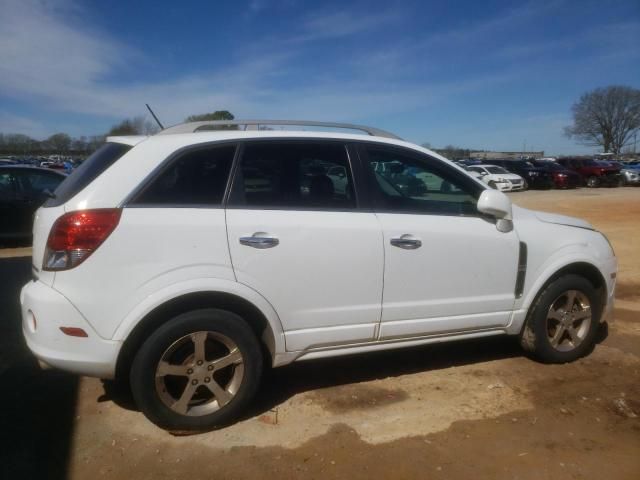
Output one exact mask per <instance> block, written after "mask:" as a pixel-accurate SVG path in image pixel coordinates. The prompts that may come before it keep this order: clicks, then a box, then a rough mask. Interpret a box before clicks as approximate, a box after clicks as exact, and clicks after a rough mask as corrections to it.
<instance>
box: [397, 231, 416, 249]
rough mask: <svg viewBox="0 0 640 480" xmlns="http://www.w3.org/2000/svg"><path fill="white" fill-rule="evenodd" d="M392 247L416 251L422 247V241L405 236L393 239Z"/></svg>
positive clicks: (411, 236)
mask: <svg viewBox="0 0 640 480" xmlns="http://www.w3.org/2000/svg"><path fill="white" fill-rule="evenodd" d="M391 245H393V246H394V247H398V248H404V249H405V250H415V249H416V248H420V247H421V246H422V240H420V239H419V238H416V237H414V236H413V235H409V234H404V235H400V236H399V237H396V238H392V239H391Z"/></svg>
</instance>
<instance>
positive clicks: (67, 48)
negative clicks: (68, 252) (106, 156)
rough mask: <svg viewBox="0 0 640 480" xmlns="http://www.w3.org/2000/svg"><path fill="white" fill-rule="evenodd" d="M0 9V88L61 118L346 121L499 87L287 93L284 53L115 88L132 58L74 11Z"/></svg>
mask: <svg viewBox="0 0 640 480" xmlns="http://www.w3.org/2000/svg"><path fill="white" fill-rule="evenodd" d="M4 1H5V5H4V6H3V7H4V8H3V11H4V13H5V21H3V22H2V23H1V24H0V36H1V37H2V38H6V39H10V40H9V41H6V42H5V41H3V42H2V43H0V90H1V91H2V92H3V93H4V94H5V95H7V94H8V95H10V96H11V97H15V98H19V99H22V100H27V101H32V102H34V103H37V104H38V105H40V106H42V107H46V108H48V109H50V110H57V111H61V112H72V113H80V114H89V115H97V116H102V117H106V118H113V119H119V118H123V117H126V116H132V115H139V114H141V113H143V112H144V103H150V104H151V105H152V106H153V107H154V109H155V110H156V112H157V113H158V114H159V116H160V118H161V119H162V120H163V122H164V123H166V124H171V123H177V122H180V121H181V120H182V119H184V118H185V117H186V116H187V115H189V114H192V113H197V112H204V111H207V110H209V109H210V108H212V107H214V108H228V109H230V110H232V111H233V112H234V113H236V114H237V115H239V116H252V117H255V116H266V117H273V116H276V117H277V116H280V117H289V118H309V117H315V118H318V119H340V120H352V121H354V120H359V119H362V118H365V117H367V116H368V115H373V114H382V113H393V112H399V111H402V110H404V109H415V108H418V107H419V106H421V105H426V104H429V103H431V102H433V101H434V100H435V99H436V98H441V97H443V96H445V95H448V94H450V93H453V92H458V91H460V89H462V90H465V91H466V90H468V89H470V88H476V87H477V86H478V85H479V83H478V82H486V81H496V80H498V81H499V80H500V79H496V78H494V77H490V78H488V77H479V78H476V79H474V80H473V81H470V82H469V81H467V82H464V83H455V82H454V83H451V84H448V85H446V86H439V85H435V86H434V85H429V84H424V83H421V82H418V83H414V84H407V85H405V86H403V87H401V88H397V87H396V88H392V87H391V85H390V84H388V83H385V81H377V80H375V79H370V78H362V77H361V76H359V74H357V73H356V72H354V76H353V79H352V80H351V81H349V82H341V83H338V82H335V81H331V80H327V79H326V78H325V79H309V80H308V81H305V82H303V83H301V84H299V85H297V86H294V87H291V88H275V87H271V86H272V85H274V84H275V82H274V80H275V79H279V78H283V77H285V76H286V74H287V69H288V68H289V67H290V66H292V65H294V64H295V61H294V60H295V54H296V53H295V52H296V50H295V49H294V48H292V49H289V50H288V51H287V53H277V54H262V55H260V54H259V53H254V55H253V56H252V57H249V58H246V59H244V60H243V61H242V62H240V63H238V64H236V65H227V66H224V68H221V69H220V70H218V71H213V72H209V73H207V74H199V75H195V74H194V75H185V76H180V77H177V78H175V79H173V80H169V81H164V82H152V83H146V82H140V83H135V84H127V85H124V86H116V85H112V84H110V83H109V82H108V81H107V78H108V77H109V76H110V75H112V74H114V73H116V72H117V70H118V69H120V68H124V67H125V65H126V64H127V62H129V61H132V60H135V59H136V57H139V54H138V53H137V52H135V51H132V50H131V49H130V48H128V47H127V46H126V45H122V44H121V43H120V42H118V41H116V40H114V39H113V38H111V37H109V36H108V35H106V34H104V33H100V32H96V29H95V28H94V27H93V26H92V25H87V23H86V22H74V18H75V17H76V16H78V15H81V14H82V11H77V10H76V11H74V9H73V7H74V5H73V4H64V7H56V8H53V9H52V8H49V7H47V6H46V5H45V4H43V3H41V2H37V1H33V0H25V1H14V0H4ZM389 21H394V17H393V16H389V15H386V14H373V15H360V16H357V17H356V16H352V15H350V14H348V13H345V12H337V13H331V14H328V15H314V16H311V17H307V20H306V21H305V22H304V24H303V28H302V30H301V32H302V33H299V34H298V35H297V36H296V37H295V39H297V41H300V42H306V41H312V40H317V39H321V38H335V37H340V36H346V35H352V34H356V33H358V32H363V31H366V30H369V29H372V28H376V27H378V26H380V25H381V24H384V23H385V22H389ZM78 24H82V25H85V26H78ZM291 40H292V39H291V38H289V39H288V41H291ZM278 50H279V51H282V49H277V50H276V51H278ZM329 78H330V77H329ZM16 127H17V124H16ZM10 130H12V131H16V128H13V129H10ZM88 133H91V132H88Z"/></svg>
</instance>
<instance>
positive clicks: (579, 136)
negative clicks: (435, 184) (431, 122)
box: [0, 85, 640, 159]
mask: <svg viewBox="0 0 640 480" xmlns="http://www.w3.org/2000/svg"><path fill="white" fill-rule="evenodd" d="M571 110H572V114H573V115H572V116H573V123H572V125H570V126H567V127H565V129H564V134H565V135H566V136H567V137H569V138H573V139H575V140H576V141H577V142H578V143H581V144H583V145H587V146H591V147H600V148H602V150H603V151H604V152H611V153H614V154H620V153H623V151H624V149H625V148H626V151H631V150H633V153H636V142H637V135H638V133H639V132H640V90H638V89H637V88H632V87H627V86H619V85H612V86H608V87H603V88H596V89H595V90H592V91H590V92H587V93H585V94H583V95H582V96H581V97H580V99H579V100H578V101H577V102H576V103H574V104H573V106H572V108H571ZM234 118H235V117H234V116H233V114H232V113H231V112H229V111H228V110H216V111H215V112H211V113H204V114H198V115H190V116H189V117H187V118H186V119H185V121H186V122H197V121H203V120H233V119H234ZM217 128H222V129H224V128H236V127H234V126H228V127H224V126H223V127H217ZM157 131H158V126H157V125H156V124H154V123H152V122H150V121H149V120H146V119H145V118H144V117H135V118H130V119H125V120H123V121H122V122H120V123H118V124H117V125H114V126H113V127H112V128H111V130H109V132H107V133H106V134H105V135H94V136H88V137H87V136H82V137H77V138H72V137H71V136H69V135H68V134H66V133H62V132H61V133H56V134H54V135H51V136H50V137H49V138H47V139H45V140H35V139H33V138H31V137H29V136H27V135H23V134H19V133H4V134H3V133H0V154H4V155H7V154H9V155H11V154H13V155H45V154H60V155H79V156H85V155H87V154H89V153H91V152H92V151H93V150H95V149H96V148H97V147H98V146H100V145H101V144H102V143H104V141H105V138H106V137H107V136H109V135H151V134H154V133H156V132H157ZM427 145H428V144H425V145H424V146H427ZM436 151H437V152H439V153H441V154H443V155H444V156H445V157H448V158H452V159H456V158H467V157H468V156H469V153H470V152H471V151H470V150H469V149H467V148H460V147H455V146H453V145H448V146H446V147H445V148H442V149H436Z"/></svg>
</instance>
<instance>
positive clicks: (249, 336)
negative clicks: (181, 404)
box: [130, 308, 263, 433]
mask: <svg viewBox="0 0 640 480" xmlns="http://www.w3.org/2000/svg"><path fill="white" fill-rule="evenodd" d="M205 332H206V334H205ZM203 334H204V337H198V335H203ZM196 338H204V340H202V342H203V343H202V345H205V346H203V349H204V350H203V351H205V352H207V353H204V354H203V356H204V357H205V358H206V356H207V354H208V356H209V358H210V359H211V360H206V361H205V363H204V365H202V366H198V367H196V366H195V364H196V359H197V358H199V356H198V352H197V351H196V343H197V342H196ZM189 339H192V340H193V344H192V345H191V346H192V347H193V349H194V351H193V353H192V354H191V356H188V355H189V353H188V349H189V348H190V346H189ZM223 341H224V342H227V344H230V345H232V346H233V347H234V348H233V349H232V348H228V349H227V350H226V352H225V349H226V348H227V347H226V346H225V345H226V344H224V343H223ZM180 342H183V343H180ZM216 342H217V343H216ZM176 345H178V347H176ZM212 348H213V353H214V354H215V353H219V352H222V353H219V355H215V357H216V358H218V359H220V358H222V357H229V358H230V357H231V356H232V355H231V354H230V353H233V352H235V353H234V355H235V356H236V357H234V358H237V356H238V355H239V356H240V360H235V361H234V362H233V363H230V364H229V365H228V366H225V367H222V368H220V370H217V369H216V367H214V366H213V365H212V363H213V360H214V359H212V357H213V356H214V355H213V354H212V352H211V349H212ZM236 348H237V350H238V351H239V352H237V351H236ZM172 349H176V350H175V351H173V350H172ZM167 352H173V353H170V354H169V355H174V357H175V356H176V355H182V357H183V358H184V360H183V362H182V363H178V364H175V363H174V362H169V363H171V364H172V365H171V366H172V367H173V366H176V367H178V368H180V369H186V368H187V367H192V368H190V371H191V372H192V374H193V375H202V376H204V375H209V377H206V378H210V380H206V381H207V385H205V384H204V381H205V380H204V377H198V379H195V377H192V376H187V375H186V374H182V373H181V374H180V375H176V376H172V375H171V374H168V375H167V374H165V375H161V376H160V379H161V380H157V378H156V376H157V373H158V371H159V370H158V368H159V364H160V362H161V360H163V358H164V359H165V360H166V359H167V358H168V357H167V355H168V353H167ZM166 361H168V360H166ZM178 362H179V361H178ZM206 362H210V363H209V368H208V369H209V370H210V371H211V373H207V372H206V367H207V363H206ZM199 363H200V364H202V362H199ZM262 368H263V356H262V352H261V349H260V345H259V343H258V340H257V338H256V336H255V334H254V332H253V331H252V330H251V328H250V327H249V326H248V325H247V323H246V322H245V321H244V320H243V319H242V318H241V317H239V316H238V315H236V314H234V313H231V312H228V311H225V310H218V309H213V308H210V309H202V310H194V311H191V312H187V313H183V314H181V315H178V316H176V317H175V318H173V319H171V320H170V321H168V322H167V323H165V324H163V325H162V326H161V327H160V328H158V330H156V331H155V332H154V333H153V334H152V335H151V336H150V337H149V338H148V339H147V340H146V341H145V342H144V344H143V345H142V347H141V348H140V350H139V351H138V352H137V354H136V356H135V358H134V360H133V364H132V367H131V375H130V383H131V391H132V393H133V398H134V400H135V402H136V405H137V406H138V408H139V409H140V410H141V411H142V412H143V413H144V415H145V416H146V417H147V418H148V419H149V420H151V421H152V422H153V423H155V424H156V425H157V426H159V427H160V428H163V429H166V430H169V431H171V432H173V433H193V432H203V431H208V430H212V429H215V428H219V427H222V426H225V425H228V424H229V423H231V422H233V421H234V420H236V419H237V417H238V415H239V414H240V412H241V411H242V410H243V408H244V407H245V406H246V405H247V404H248V403H249V401H250V400H251V399H252V397H253V396H254V395H255V393H256V391H257V389H258V386H259V384H260V379H261V376H262ZM194 369H195V370H196V372H195V373H193V372H194ZM214 374H215V375H219V374H222V375H224V376H223V377H222V381H221V380H220V379H219V378H220V377H218V380H215V379H214ZM168 377H169V378H170V380H166V379H167V378H168ZM171 378H172V379H173V380H171ZM192 378H193V380H192ZM225 378H231V380H230V383H229V384H228V385H226V386H223V387H222V388H223V390H224V392H221V394H222V393H224V395H225V398H224V399H223V400H224V401H225V402H228V403H226V404H223V405H222V406H220V405H221V402H220V401H219V400H218V398H217V396H216V395H214V394H213V390H210V388H211V386H213V385H214V384H215V385H216V386H222V385H223V384H224V382H225V381H226V380H225ZM238 378H241V379H240V380H239V381H237V379H238ZM176 379H177V380H176ZM182 381H184V382H185V383H184V385H185V386H184V387H183V388H182V390H183V394H186V393H187V392H186V390H187V389H191V390H190V392H191V391H192V390H193V392H194V393H193V394H191V395H190V396H188V395H187V396H188V398H189V401H188V403H187V405H188V406H187V407H186V409H187V410H188V411H191V414H190V415H187V414H186V413H178V412H177V411H175V410H174V409H172V408H170V407H169V406H168V403H171V395H172V394H171V389H170V388H169V386H170V382H174V383H173V387H174V390H175V392H176V395H174V397H176V398H177V397H181V395H180V394H179V392H180V389H181V387H180V385H181V384H180V382H182ZM158 382H161V383H162V385H161V386H158ZM191 382H195V383H196V384H198V382H200V383H199V384H198V385H197V386H193V387H190V385H189V384H190V383H191ZM234 382H236V383H234ZM232 384H233V387H230V385H232ZM194 389H195V390H194ZM232 389H233V390H234V391H233V393H230V390H232ZM161 395H163V397H161ZM207 395H211V398H212V399H211V400H209V401H206V399H203V398H202V397H206V396H207ZM227 395H228V396H230V400H228V399H227ZM198 397H201V398H198ZM194 399H195V400H194ZM221 399H222V395H221ZM193 402H195V403H194V404H193V406H192V403H193ZM198 402H201V403H199V404H198ZM174 405H175V404H174ZM194 408H195V410H196V414H194V413H193V410H194ZM216 408H217V409H216ZM207 409H215V410H214V411H211V410H207ZM199 410H202V412H200V411H199Z"/></svg>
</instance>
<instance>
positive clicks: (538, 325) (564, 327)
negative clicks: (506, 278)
mask: <svg viewBox="0 0 640 480" xmlns="http://www.w3.org/2000/svg"><path fill="white" fill-rule="evenodd" d="M600 311H601V306H600V304H599V300H598V294H597V292H596V290H595V288H594V287H593V285H592V284H591V282H589V281H588V280H586V279H585V278H583V277H580V276H577V275H566V276H563V277H560V278H558V279H557V280H555V281H553V282H551V283H550V284H549V285H548V286H547V287H546V288H545V289H544V291H543V292H542V293H541V294H540V295H539V296H538V298H537V300H536V301H535V303H534V305H533V307H532V308H531V309H530V311H529V315H528V317H527V321H526V323H525V326H524V328H523V331H522V334H521V336H520V343H521V345H522V347H523V348H524V349H525V350H526V351H528V352H529V353H531V354H532V355H533V356H534V357H535V358H537V359H538V360H540V361H543V362H546V363H565V362H571V361H573V360H576V359H578V358H580V357H582V356H584V355H585V354H587V353H589V352H590V351H591V349H592V348H593V345H594V343H595V338H596V334H597V332H598V322H599V315H600Z"/></svg>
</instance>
